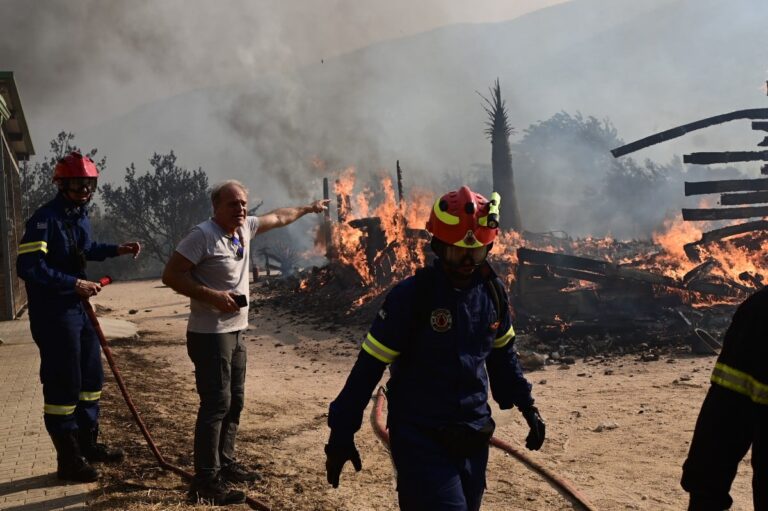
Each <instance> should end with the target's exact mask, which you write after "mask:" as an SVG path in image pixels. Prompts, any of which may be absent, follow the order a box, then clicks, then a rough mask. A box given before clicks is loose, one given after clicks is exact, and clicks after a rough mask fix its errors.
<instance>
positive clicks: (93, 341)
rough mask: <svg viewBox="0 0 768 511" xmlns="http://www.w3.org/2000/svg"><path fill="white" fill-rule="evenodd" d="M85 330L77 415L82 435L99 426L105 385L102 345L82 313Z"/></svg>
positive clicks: (81, 347) (81, 343)
mask: <svg viewBox="0 0 768 511" xmlns="http://www.w3.org/2000/svg"><path fill="white" fill-rule="evenodd" d="M82 319H83V328H82V331H81V333H80V371H81V375H82V384H81V388H80V395H79V396H78V397H79V401H78V403H77V410H76V411H75V415H76V417H77V427H78V428H79V429H80V430H81V433H85V432H86V431H88V432H92V431H94V430H96V429H97V428H98V424H99V400H100V399H101V388H102V386H103V385H104V368H103V366H102V364H101V345H100V344H99V338H98V336H97V335H96V330H94V328H93V325H91V321H90V319H88V317H87V316H86V315H85V311H82ZM81 447H82V446H81Z"/></svg>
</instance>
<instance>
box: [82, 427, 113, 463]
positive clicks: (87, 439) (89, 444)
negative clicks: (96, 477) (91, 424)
mask: <svg viewBox="0 0 768 511" xmlns="http://www.w3.org/2000/svg"><path fill="white" fill-rule="evenodd" d="M77 437H78V442H79V443H80V451H81V452H82V453H83V456H84V457H85V459H87V460H88V461H89V462H91V463H100V462H107V463H120V462H121V461H123V459H125V452H124V451H123V450H122V449H118V448H114V447H107V445H106V444H102V443H98V442H96V439H98V438H99V427H98V426H96V427H95V428H93V429H92V430H90V431H89V430H82V429H81V430H78V432H77Z"/></svg>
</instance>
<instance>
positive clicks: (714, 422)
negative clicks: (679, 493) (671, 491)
mask: <svg viewBox="0 0 768 511" xmlns="http://www.w3.org/2000/svg"><path fill="white" fill-rule="evenodd" d="M766 311H768V288H764V289H762V290H761V291H758V292H757V293H755V294H754V295H752V296H750V297H749V298H748V299H747V300H746V301H745V302H744V303H742V304H741V305H740V306H739V308H738V309H737V310H736V313H735V314H734V316H733V320H732V321H731V325H730V327H729V328H728V331H727V332H726V333H725V339H724V340H723V349H722V351H721V352H720V356H719V357H718V359H717V362H716V363H715V368H714V370H713V371H712V377H711V381H712V386H711V387H710V388H709V391H708V392H707V397H706V398H705V399H704V403H703V404H702V406H701V411H700V412H699V418H698V420H697V421H696V428H695V430H694V432H693V440H692V441H691V447H690V450H689V452H688V459H686V461H685V463H684V465H683V479H682V486H683V488H684V489H685V491H687V492H688V493H690V500H689V507H688V509H689V511H722V510H723V509H729V508H730V507H731V504H732V503H733V500H732V499H731V496H730V495H729V492H730V489H731V484H732V483H733V479H734V478H735V477H736V470H737V468H738V465H739V462H741V459H742V458H743V457H744V455H745V454H746V453H747V451H748V450H749V448H750V446H751V447H752V472H753V473H752V493H753V497H754V508H755V510H756V511H768V314H766Z"/></svg>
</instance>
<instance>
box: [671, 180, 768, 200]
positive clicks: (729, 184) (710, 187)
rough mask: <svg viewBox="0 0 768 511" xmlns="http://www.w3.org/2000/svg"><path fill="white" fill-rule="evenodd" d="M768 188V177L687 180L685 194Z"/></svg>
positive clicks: (757, 190) (750, 190)
mask: <svg viewBox="0 0 768 511" xmlns="http://www.w3.org/2000/svg"><path fill="white" fill-rule="evenodd" d="M763 190H768V178H761V179H725V180H721V181H695V182H689V181H686V182H685V195H686V197H687V196H689V195H704V194H707V193H723V192H759V191H763Z"/></svg>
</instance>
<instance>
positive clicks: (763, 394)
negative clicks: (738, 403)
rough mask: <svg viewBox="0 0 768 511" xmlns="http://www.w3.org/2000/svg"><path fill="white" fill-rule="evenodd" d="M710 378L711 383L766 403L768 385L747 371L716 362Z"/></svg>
mask: <svg viewBox="0 0 768 511" xmlns="http://www.w3.org/2000/svg"><path fill="white" fill-rule="evenodd" d="M711 380H712V383H716V384H717V385H720V386H721V387H725V388H726V389H729V390H732V391H734V392H738V393H739V394H743V395H745V396H747V397H748V398H749V399H751V400H752V401H754V402H755V403H757V404H760V405H768V385H766V384H765V383H762V382H759V381H757V379H756V378H755V377H754V376H752V375H751V374H749V373H745V372H744V371H739V370H738V369H734V368H733V367H730V366H728V365H726V364H723V363H722V362H718V363H717V364H715V369H714V371H712V378H711Z"/></svg>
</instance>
